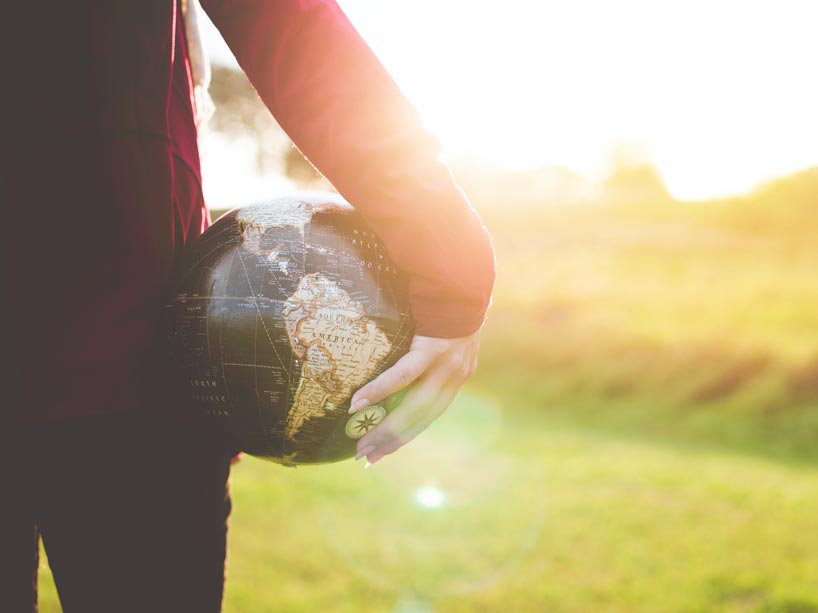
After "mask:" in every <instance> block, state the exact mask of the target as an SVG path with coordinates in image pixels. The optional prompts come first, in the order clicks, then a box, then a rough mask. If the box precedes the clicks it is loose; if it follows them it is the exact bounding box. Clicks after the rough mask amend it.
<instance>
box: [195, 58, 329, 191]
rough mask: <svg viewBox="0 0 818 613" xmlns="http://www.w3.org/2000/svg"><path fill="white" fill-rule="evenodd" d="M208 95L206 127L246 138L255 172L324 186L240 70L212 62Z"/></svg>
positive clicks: (238, 137) (230, 135) (307, 184)
mask: <svg viewBox="0 0 818 613" xmlns="http://www.w3.org/2000/svg"><path fill="white" fill-rule="evenodd" d="M210 95H211V97H212V98H213V102H214V104H215V106H216V112H215V113H214V115H213V119H212V120H211V123H210V126H209V127H210V129H212V130H214V131H215V132H220V133H222V134H224V135H226V136H227V137H229V138H235V139H248V140H250V141H251V142H252V143H253V145H254V147H255V149H256V160H257V166H258V172H259V174H266V173H284V174H285V175H286V176H287V177H289V178H290V179H292V180H293V181H294V182H295V183H296V184H298V185H299V186H301V187H309V188H318V187H321V188H323V189H326V188H327V187H328V183H327V182H326V180H325V179H323V177H321V175H320V174H319V173H318V172H317V171H316V170H315V168H313V166H312V164H310V163H309V162H308V161H307V160H306V159H305V158H304V156H303V155H301V152H300V151H299V150H298V149H297V148H296V147H295V146H294V145H293V144H292V141H291V140H290V139H289V137H288V136H287V135H286V134H285V133H284V131H283V130H282V129H281V127H280V126H279V125H278V123H276V121H275V119H274V118H273V116H272V115H271V114H270V111H268V110H267V108H266V107H265V106H264V103H262V101H261V99H260V98H259V97H258V94H257V93H256V90H255V89H253V86H252V85H251V84H250V82H249V81H248V80H247V77H246V76H245V75H244V73H243V72H239V71H237V70H233V69H231V68H225V67H223V66H214V68H213V80H212V83H211V86H210Z"/></svg>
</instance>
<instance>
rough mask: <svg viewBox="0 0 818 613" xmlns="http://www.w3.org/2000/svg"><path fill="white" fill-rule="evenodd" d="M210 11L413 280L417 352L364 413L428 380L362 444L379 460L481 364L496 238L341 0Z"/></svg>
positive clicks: (287, 124)
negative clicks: (480, 339)
mask: <svg viewBox="0 0 818 613" xmlns="http://www.w3.org/2000/svg"><path fill="white" fill-rule="evenodd" d="M202 4H203V6H204V8H205V11H206V12H207V13H208V14H209V15H210V17H211V19H212V20H213V22H214V23H215V24H216V27H217V28H218V29H219V30H220V32H221V33H222V35H223V36H224V38H225V40H226V41H227V43H228V45H229V46H230V48H231V50H232V51H233V53H234V54H235V56H236V59H237V60H238V62H239V64H240V65H241V67H242V68H243V69H244V71H245V72H246V73H247V75H248V77H249V79H250V81H251V82H252V83H253V85H254V87H255V88H256V90H257V91H258V93H259V95H260V96H261V99H262V100H263V101H264V103H265V104H266V105H267V107H268V108H269V109H270V111H271V112H272V113H273V115H274V116H275V118H276V119H277V121H278V122H279V124H280V125H281V127H282V128H283V129H284V131H285V132H287V134H288V135H289V136H290V138H291V139H292V140H293V142H294V143H295V144H296V146H298V148H299V149H300V150H301V151H302V153H303V154H304V155H305V156H306V157H307V159H309V160H310V161H311V162H312V164H313V165H315V167H316V168H317V169H318V170H319V171H320V172H321V173H322V174H323V175H324V176H325V177H326V178H327V179H328V180H329V181H330V182H331V183H332V184H333V185H334V186H335V187H336V188H337V189H338V191H339V192H340V193H341V195H342V196H344V197H345V198H346V199H347V200H348V201H349V202H351V203H352V204H353V206H354V207H355V208H356V209H357V210H358V211H359V212H360V213H361V214H362V215H363V216H364V218H365V219H366V220H367V222H368V223H369V224H370V225H371V226H372V228H373V229H374V230H375V232H376V233H377V234H378V235H379V236H380V238H381V239H382V240H383V242H384V244H385V246H386V248H387V250H388V251H389V253H390V255H391V256H392V258H393V259H394V261H395V263H396V264H397V266H398V267H399V268H400V269H401V270H403V271H404V272H405V273H407V274H408V275H409V279H410V284H409V293H410V304H411V309H412V313H413V315H414V317H415V321H416V334H417V335H418V336H417V337H416V338H415V340H414V342H413V344H412V349H411V350H410V353H409V354H408V355H407V356H405V357H404V358H403V359H402V360H401V361H400V362H399V363H398V364H397V365H396V366H395V367H393V368H392V369H390V370H389V371H387V372H385V373H383V374H382V375H381V376H380V377H379V378H378V379H376V380H375V381H373V382H372V383H370V384H368V385H367V386H364V388H362V389H361V390H359V392H358V393H356V395H355V396H354V397H353V408H355V407H356V406H357V405H358V404H360V403H361V401H362V400H366V401H367V403H369V404H372V403H375V402H378V401H379V400H381V399H382V398H383V397H385V396H386V395H388V394H389V393H392V392H394V391H397V389H400V387H405V386H406V385H408V384H409V383H411V382H412V381H415V380H418V379H420V380H422V382H424V384H423V385H418V386H415V387H414V388H413V390H412V391H411V392H410V394H409V395H408V396H407V398H406V399H405V400H404V402H403V403H402V405H401V406H400V407H399V408H398V409H397V410H396V411H395V412H394V413H393V414H392V415H390V416H389V418H387V420H385V421H384V423H383V424H382V425H381V427H379V428H377V429H376V430H374V431H373V432H371V433H370V434H369V435H367V436H366V437H364V438H363V439H361V441H360V442H359V446H358V449H359V450H361V451H367V450H368V451H367V453H364V455H368V456H369V457H370V459H378V458H379V457H381V455H383V454H381V455H378V453H377V452H376V451H375V450H371V449H370V448H371V447H372V446H373V445H374V446H375V447H376V449H377V450H384V449H389V450H390V451H391V450H394V449H393V447H394V448H397V447H395V445H396V444H397V446H400V444H403V442H405V440H408V439H407V437H406V436H405V435H406V434H408V433H407V429H406V428H405V427H404V422H405V423H409V422H413V421H417V419H418V418H419V417H420V415H419V412H423V413H424V415H432V414H435V413H437V414H439V412H442V410H445V408H446V406H448V404H449V402H451V399H453V397H454V395H453V394H452V393H451V390H452V389H453V388H454V387H457V388H458V389H459V386H460V385H462V382H463V381H465V378H467V376H468V374H469V373H470V371H471V370H472V369H473V367H474V363H475V362H476V353H477V333H478V331H479V329H480V327H481V326H482V324H483V321H484V319H485V314H486V310H487V308H488V306H489V302H490V299H491V292H492V289H493V285H494V252H493V249H492V246H491V241H490V238H489V235H488V232H487V231H486V229H485V227H484V226H483V224H482V223H481V221H480V219H479V217H478V216H477V214H476V213H475V212H474V210H473V209H472V208H471V206H470V205H469V203H468V201H467V199H466V197H465V196H464V194H463V193H462V191H461V190H460V189H459V188H458V187H457V185H456V184H455V182H454V180H453V178H452V176H451V173H450V172H449V170H448V168H447V167H446V166H445V165H443V164H442V163H440V162H439V161H438V160H437V156H438V153H439V145H438V143H437V141H436V140H435V139H434V138H433V137H432V136H431V135H429V134H428V133H427V132H426V130H425V129H424V128H423V125H422V122H421V119H420V116H419V115H418V113H417V112H416V110H415V109H414V108H413V107H412V106H411V105H410V104H409V102H408V101H407V100H406V99H405V98H404V96H403V95H402V94H401V92H400V90H399V89H398V87H397V86H396V84H395V83H394V81H393V80H392V78H391V77H390V76H389V75H388V73H387V72H386V70H385V69H384V68H383V66H382V65H381V63H380V62H379V61H378V59H377V58H376V57H375V55H374V54H373V52H372V51H371V50H370V49H369V47H368V46H367V45H366V43H365V42H364V41H363V39H362V38H361V37H360V35H359V34H358V32H357V31H356V30H355V28H354V27H353V26H352V24H351V23H350V22H349V20H348V19H347V17H346V16H345V15H344V13H343V12H342V11H341V9H340V8H339V7H338V5H337V4H336V3H335V2H333V1H329V0H277V1H276V0H221V1H218V0H203V2H202ZM441 95H445V93H442V94H441ZM444 365H445V368H444ZM441 368H443V370H441ZM444 371H445V372H444ZM455 373H458V374H456V375H455ZM418 390H422V393H421V392H418ZM454 393H455V394H456V391H455V392H454ZM449 396H451V399H449V400H448V402H446V403H445V406H443V407H442V409H441V408H440V404H441V403H442V399H445V398H448V397H449ZM432 398H435V399H436V400H435V402H434V403H432ZM430 403H432V404H434V405H435V408H434V410H433V409H432V407H431V405H430ZM412 407H415V408H412ZM432 419H433V418H432ZM432 419H428V421H429V422H431V421H432ZM422 421H423V420H422ZM398 443H400V444H398Z"/></svg>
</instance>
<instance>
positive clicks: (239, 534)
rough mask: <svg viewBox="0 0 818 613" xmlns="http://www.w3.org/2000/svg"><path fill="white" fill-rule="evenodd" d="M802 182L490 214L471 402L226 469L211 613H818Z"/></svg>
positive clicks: (815, 263) (810, 222)
mask: <svg viewBox="0 0 818 613" xmlns="http://www.w3.org/2000/svg"><path fill="white" fill-rule="evenodd" d="M798 180H799V181H800V182H801V183H798V184H797V185H798V189H794V188H792V186H791V185H789V184H782V185H778V186H774V187H773V188H770V189H768V190H767V191H766V192H762V193H759V194H757V195H756V196H755V198H753V199H750V200H747V201H742V202H722V203H711V204H707V205H670V204H666V205H663V206H659V205H653V206H649V205H646V206H640V207H606V208H595V207H574V208H542V209H538V210H535V209H531V208H530V209H522V208H521V209H519V210H516V211H515V210H512V209H506V210H504V211H499V210H496V209H486V211H485V218H486V221H487V224H488V225H489V227H490V228H491V229H492V232H493V234H494V235H495V240H496V248H497V254H498V274H499V276H498V285H497V292H496V298H495V304H494V307H493V310H492V315H491V318H490V321H489V323H488V325H487V327H486V329H485V334H484V340H483V347H484V348H483V352H482V354H481V366H480V369H479V371H478V373H477V375H476V376H475V378H474V379H473V381H472V383H471V384H470V385H469V387H468V389H467V390H466V392H465V393H464V394H463V395H462V396H461V397H460V399H459V400H458V401H457V402H456V404H455V405H454V406H453V407H452V409H451V410H450V411H449V412H448V413H447V414H446V415H445V416H444V417H443V418H442V419H441V420H440V421H439V422H438V423H437V424H435V425H434V426H433V427H432V428H431V429H430V430H429V431H428V432H427V433H425V434H424V435H423V436H422V437H421V438H420V439H419V440H418V441H417V442H416V443H414V444H413V445H412V446H410V447H408V448H406V449H405V450H402V451H401V452H400V453H398V454H396V455H395V456H393V457H390V458H387V459H385V460H384V461H383V462H381V463H380V464H378V465H376V466H375V467H373V468H371V469H369V470H363V468H362V466H361V465H360V464H356V463H354V462H345V463H341V464H339V465H334V466H326V467H317V468H300V469H298V470H289V469H285V468H281V467H279V466H276V465H270V464H266V463H264V462H261V461H258V460H253V459H248V460H246V461H244V462H242V463H241V464H240V465H238V466H237V467H236V469H235V472H234V480H233V486H234V498H235V511H234V516H233V524H232V533H231V551H230V556H231V557H230V563H229V576H228V587H227V603H226V610H227V611H228V612H234V613H238V612H242V613H244V612H256V611H261V612H264V611H285V612H289V611H293V612H300V611H304V612H313V611H332V612H335V611H338V612H345V611H349V612H355V613H360V612H368V611H372V612H380V611H385V612H392V611H395V612H401V613H410V612H411V613H421V612H428V611H445V612H459V611H463V612H465V611H488V612H494V611H497V612H506V611H521V612H527V611H544V612H550V611H555V612H560V611H569V612H574V611H623V612H631V611H634V612H636V611H651V612H654V611H661V612H664V611H667V612H674V611H678V612H694V611H702V612H704V611H759V612H782V613H783V612H790V613H795V612H808V611H818V528H817V527H816V519H815V518H816V517H818V445H816V442H818V351H817V350H816V348H817V347H818V274H816V270H818V241H817V240H816V238H815V237H818V221H816V219H818V216H816V215H815V214H814V208H815V207H814V206H812V202H811V201H818V197H813V196H811V195H810V194H818V190H815V189H812V187H813V185H812V184H813V183H814V182H815V177H814V176H813V175H805V176H803V177H800V178H799V179H798ZM805 181H806V182H808V183H809V187H810V190H809V191H806V190H805V188H804V185H803V183H804V182H805ZM787 190H789V191H787ZM793 190H794V191H793ZM803 194H807V196H809V197H807V196H804V195H803ZM509 210H511V211H512V212H511V214H509ZM41 581H42V586H43V589H42V596H41V602H42V610H43V611H45V612H49V611H56V610H59V609H58V605H57V604H56V599H55V594H54V591H53V586H52V584H51V583H50V578H49V577H48V572H47V568H45V567H44V568H43V570H42V577H41Z"/></svg>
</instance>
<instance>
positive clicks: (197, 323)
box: [168, 192, 414, 465]
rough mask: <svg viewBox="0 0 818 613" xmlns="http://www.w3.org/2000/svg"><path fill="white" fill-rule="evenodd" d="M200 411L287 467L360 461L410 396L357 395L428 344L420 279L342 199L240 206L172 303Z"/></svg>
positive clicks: (181, 364) (183, 370) (193, 252)
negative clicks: (423, 336) (419, 342)
mask: <svg viewBox="0 0 818 613" xmlns="http://www.w3.org/2000/svg"><path fill="white" fill-rule="evenodd" d="M168 311H169V314H170V317H169V320H170V331H171V332H170V336H171V341H172V354H173V359H174V362H175V366H176V370H177V372H178V376H179V377H180V378H181V379H182V381H183V386H184V388H185V390H186V391H185V396H186V398H185V403H186V404H188V405H190V407H191V409H192V410H193V411H194V412H195V414H197V415H200V416H202V417H203V418H205V419H207V420H210V421H214V422H216V423H217V424H218V425H219V427H222V428H224V429H225V430H226V431H227V432H229V435H230V436H231V437H232V439H233V440H234V441H235V443H236V445H237V446H238V447H239V448H240V449H241V450H242V451H245V452H247V453H250V454H252V455H257V456H261V457H264V458H268V459H271V460H274V461H277V462H280V463H282V464H287V465H298V464H309V463H321V462H334V461H337V460H342V459H345V458H348V457H351V456H352V455H354V453H355V445H356V442H357V440H358V439H359V438H361V437H362V436H363V435H364V434H366V433H367V432H368V431H369V430H371V429H372V428H374V427H375V426H377V425H378V424H379V423H380V422H381V421H382V420H383V418H384V417H385V416H386V415H387V414H388V412H389V411H391V410H393V409H394V408H395V406H397V404H398V403H399V401H400V398H399V397H398V396H395V397H392V398H390V399H388V400H387V401H384V402H382V403H379V404H375V405H372V406H369V407H366V408H364V409H362V410H361V411H359V412H357V413H355V414H353V415H349V413H348V410H349V405H350V399H351V397H352V395H353V394H354V393H355V391H357V390H358V389H359V388H360V387H361V386H363V385H364V384H366V383H367V382H369V381H371V380H372V379H374V378H375V377H376V376H378V375H379V374H380V373H382V372H383V371H384V370H386V369H387V368H389V367H390V366H392V365H393V364H394V363H395V362H396V361H397V360H398V359H399V358H400V357H401V356H402V355H404V354H405V353H406V352H407V351H408V349H409V345H410V343H411V340H412V336H413V334H414V321H413V319H412V316H411V313H410V310H409V301H408V296H407V280H406V278H405V276H404V275H402V274H401V273H400V272H399V271H398V270H397V269H396V268H395V265H394V263H393V262H392V260H391V259H390V257H389V254H388V253H387V251H386V249H385V247H384V246H383V244H382V243H381V241H380V240H379V239H378V237H377V236H376V235H375V233H374V232H373V231H372V229H371V228H370V227H369V226H368V225H367V223H366V222H365V221H364V219H363V218H362V217H361V216H360V215H359V214H358V213H357V212H355V210H354V209H353V208H352V207H351V206H350V205H349V204H347V203H346V202H345V201H344V200H343V199H342V198H341V197H340V196H338V195H337V194H333V193H328V192H300V193H296V194H293V195H288V196H285V197H280V198H277V199H275V200H272V201H270V202H267V203H264V204H257V205H252V206H247V207H244V208H240V209H235V210H233V211H231V212H229V213H227V214H225V215H224V216H222V217H221V218H220V219H218V220H217V221H216V222H215V223H214V224H213V225H212V226H211V227H210V228H208V229H207V230H206V231H205V232H204V234H202V236H200V237H198V238H197V239H195V240H194V241H192V242H191V244H190V245H188V246H187V247H186V250H185V254H184V256H183V258H182V264H181V266H180V268H179V270H178V273H177V279H176V291H175V296H174V298H173V300H172V301H171V303H170V304H169V305H168Z"/></svg>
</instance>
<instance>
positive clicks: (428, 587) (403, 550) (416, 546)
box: [310, 394, 547, 610]
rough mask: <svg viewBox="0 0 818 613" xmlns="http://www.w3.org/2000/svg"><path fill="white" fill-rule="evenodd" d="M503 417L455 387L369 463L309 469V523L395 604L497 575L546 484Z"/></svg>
mask: <svg viewBox="0 0 818 613" xmlns="http://www.w3.org/2000/svg"><path fill="white" fill-rule="evenodd" d="M502 415H503V412H502V411H501V409H500V408H499V407H498V406H497V405H496V404H495V403H493V402H491V401H489V400H487V399H485V398H482V397H478V396H475V395H469V394H461V396H460V397H459V398H458V399H457V400H456V401H455V403H454V404H453V405H452V406H451V407H450V408H449V410H448V411H447V412H446V413H445V414H444V415H443V416H442V417H441V418H440V419H439V420H438V421H437V422H435V423H434V424H433V425H432V426H431V427H430V428H429V429H428V430H427V431H426V432H424V433H423V434H422V435H421V436H420V437H418V438H417V439H416V440H415V441H413V442H412V443H410V444H409V445H407V446H405V447H404V448H402V449H400V450H399V451H398V452H397V453H395V454H393V455H390V456H387V457H386V458H384V459H383V460H381V461H380V462H378V463H377V464H375V465H374V466H372V467H371V468H370V469H369V470H363V469H362V468H361V466H360V464H357V463H353V462H346V463H342V464H338V465H335V466H326V467H322V468H321V469H320V470H315V471H310V474H311V477H312V479H313V488H314V490H313V491H314V496H313V502H314V505H315V512H316V514H317V516H318V522H317V525H319V526H321V528H322V530H323V532H324V539H325V542H326V543H327V545H328V546H329V547H330V549H332V550H333V551H334V552H335V553H336V554H337V556H338V557H339V558H340V562H339V564H345V565H346V566H347V567H348V570H349V571H350V572H354V573H357V574H358V575H360V576H362V577H364V578H365V579H366V580H367V581H369V582H370V583H372V584H373V585H376V586H378V587H379V588H380V589H385V590H388V591H391V592H394V593H395V594H396V597H397V602H398V603H399V605H400V606H399V607H398V609H401V610H402V609H404V608H406V606H408V605H406V603H408V602H420V603H429V602H431V599H434V598H436V597H440V596H446V595H453V594H464V593H467V592H471V591H474V590H475V589H477V588H480V587H483V586H485V585H486V584H488V583H492V582H496V581H500V580H502V579H503V577H505V576H506V575H507V574H508V572H509V571H510V570H511V569H512V568H513V567H514V566H515V565H516V564H517V563H518V562H519V561H520V560H521V559H522V558H523V556H524V554H525V553H527V552H528V551H529V550H530V549H531V548H532V547H533V546H534V545H535V543H536V541H537V539H538V537H539V533H540V529H541V526H542V521H543V516H544V509H545V501H546V497H545V485H544V484H545V483H547V479H546V477H545V475H544V467H543V466H542V464H541V463H538V462H535V461H531V460H530V459H529V458H531V457H532V454H530V453H527V451H526V450H525V449H520V444H519V440H520V437H519V432H518V431H517V430H515V428H516V426H514V425H512V424H510V423H507V422H506V421H505V420H504V419H503V417H502ZM424 606H425V605H424ZM396 610H397V609H396Z"/></svg>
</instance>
